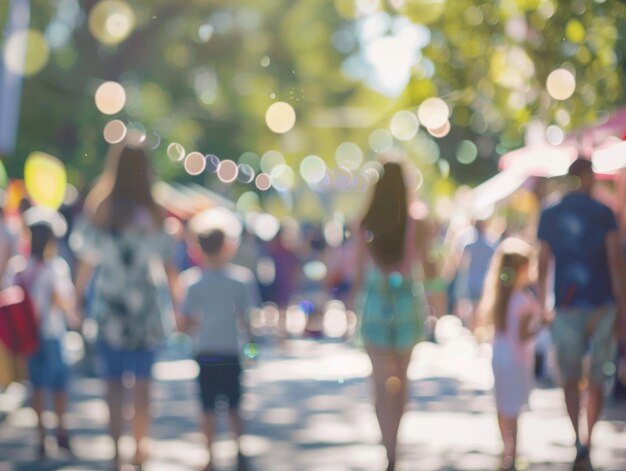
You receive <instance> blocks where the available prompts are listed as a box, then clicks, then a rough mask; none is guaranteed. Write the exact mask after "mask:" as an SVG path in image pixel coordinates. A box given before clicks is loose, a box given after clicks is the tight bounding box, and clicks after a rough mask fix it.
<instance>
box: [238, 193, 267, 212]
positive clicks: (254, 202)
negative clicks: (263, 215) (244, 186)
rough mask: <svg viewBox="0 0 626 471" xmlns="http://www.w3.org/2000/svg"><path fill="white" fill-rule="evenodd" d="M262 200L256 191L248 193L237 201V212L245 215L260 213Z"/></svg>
mask: <svg viewBox="0 0 626 471" xmlns="http://www.w3.org/2000/svg"><path fill="white" fill-rule="evenodd" d="M261 210H262V208H261V199H260V198H259V195H258V194H256V193H255V192H254V191H246V192H245V193H243V194H242V195H241V196H240V197H239V199H238V200H237V211H238V212H240V213H242V214H245V213H260V212H261Z"/></svg>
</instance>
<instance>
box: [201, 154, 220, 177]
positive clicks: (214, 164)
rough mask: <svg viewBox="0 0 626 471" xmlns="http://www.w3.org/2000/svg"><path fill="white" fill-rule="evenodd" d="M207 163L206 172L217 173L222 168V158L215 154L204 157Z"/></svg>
mask: <svg viewBox="0 0 626 471" xmlns="http://www.w3.org/2000/svg"><path fill="white" fill-rule="evenodd" d="M204 159H205V161H206V171H207V172H209V173H216V172H217V169H218V168H219V167H220V158H219V157H218V156H217V155H214V154H207V155H205V156H204Z"/></svg>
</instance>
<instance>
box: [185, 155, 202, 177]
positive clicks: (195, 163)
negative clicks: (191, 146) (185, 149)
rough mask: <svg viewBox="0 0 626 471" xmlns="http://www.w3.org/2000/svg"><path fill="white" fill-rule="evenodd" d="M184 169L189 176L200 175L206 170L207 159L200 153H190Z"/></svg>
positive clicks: (186, 158)
mask: <svg viewBox="0 0 626 471" xmlns="http://www.w3.org/2000/svg"><path fill="white" fill-rule="evenodd" d="M184 167H185V172H187V173H188V174H189V175H200V174H201V173H202V172H204V170H205V169H206V159H205V157H204V155H202V154H201V153H200V152H195V151H194V152H190V153H189V154H188V155H187V157H185V163H184Z"/></svg>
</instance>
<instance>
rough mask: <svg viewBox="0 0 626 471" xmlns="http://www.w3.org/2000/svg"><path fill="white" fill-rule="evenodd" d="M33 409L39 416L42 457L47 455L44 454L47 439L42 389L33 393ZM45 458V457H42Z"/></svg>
mask: <svg viewBox="0 0 626 471" xmlns="http://www.w3.org/2000/svg"><path fill="white" fill-rule="evenodd" d="M32 401H33V404H32V405H33V409H34V411H35V414H37V434H38V437H39V446H40V455H43V454H45V452H44V453H42V452H43V450H44V440H45V438H46V428H45V427H44V424H43V408H44V392H43V390H41V389H35V390H34V391H33V399H32ZM40 458H43V456H40Z"/></svg>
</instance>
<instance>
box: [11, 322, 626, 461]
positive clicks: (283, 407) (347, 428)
mask: <svg viewBox="0 0 626 471" xmlns="http://www.w3.org/2000/svg"><path fill="white" fill-rule="evenodd" d="M452 330H454V329H452ZM441 338H442V343H441V344H439V345H435V344H432V343H424V344H421V345H419V346H418V347H417V348H416V349H415V352H414V359H413V362H412V363H411V366H410V371H409V374H410V378H411V380H412V382H411V397H412V400H411V404H410V407H409V409H408V411H407V413H406V416H405V419H404V420H403V423H402V427H401V431H400V441H401V445H400V453H401V457H402V458H401V467H400V469H402V470H419V471H427V470H492V469H496V467H497V464H498V453H499V452H500V444H499V435H498V430H497V426H496V421H495V416H494V403H493V398H492V394H491V392H490V388H491V385H492V378H491V374H490V370H489V362H490V352H489V349H488V348H487V347H483V348H478V347H477V346H476V345H475V343H474V342H473V340H472V339H471V338H470V337H468V336H467V335H465V334H464V333H463V332H451V333H450V335H442V337H441ZM261 352H262V354H261V357H260V358H259V359H258V361H257V362H256V363H255V364H253V365H251V366H250V368H249V369H248V370H247V372H246V374H245V384H246V388H247V390H248V391H249V392H248V394H247V395H246V397H245V400H244V406H243V407H244V413H245V418H246V421H247V424H248V434H247V435H246V437H245V441H244V446H245V452H246V453H247V454H248V455H249V456H251V461H252V469H255V470H271V471H283V470H284V471H292V470H296V471H322V470H323V471H357V470H358V471H378V470H381V469H384V465H385V460H384V450H383V448H382V447H381V446H380V445H378V442H379V432H378V431H377V424H376V420H375V417H374V411H373V407H372V405H371V403H370V399H369V384H368V381H367V377H368V374H369V372H370V366H369V362H368V359H367V357H366V356H365V355H364V354H363V353H361V352H360V351H358V350H355V349H353V348H351V347H349V346H347V345H345V344H341V343H320V342H316V341H310V340H293V341H289V342H287V344H286V345H285V346H284V347H283V348H282V349H278V348H276V347H264V348H262V350H261ZM194 374H195V365H194V363H193V362H191V361H189V360H171V359H170V360H168V359H164V360H163V361H161V362H159V363H158V364H157V365H156V368H155V376H156V378H157V382H156V387H155V393H154V402H153V404H154V406H153V410H154V415H155V417H156V419H155V422H154V425H153V430H152V435H153V440H152V446H151V453H152V455H151V460H150V462H149V463H148V464H147V466H146V467H145V468H146V469H147V470H148V471H151V470H158V471H169V470H172V471H175V470H193V469H198V467H199V466H200V465H202V464H203V462H204V461H205V459H206V458H207V455H206V452H205V450H204V447H203V445H202V436H201V435H200V434H199V433H198V431H197V425H196V424H197V416H198V413H199V408H198V404H197V402H196V400H195V395H194V394H195V384H194V382H193V380H192V378H193V375H194ZM102 393H103V384H102V383H101V382H100V381H99V380H97V379H93V378H78V379H76V380H75V381H74V382H73V386H72V399H73V406H72V410H71V414H70V417H69V423H70V425H71V427H72V429H73V430H74V434H73V443H74V447H75V450H76V454H77V459H76V460H75V461H70V460H67V458H66V457H63V456H62V455H61V454H58V453H56V452H55V450H54V443H53V441H51V442H49V443H48V445H49V448H50V450H51V455H52V457H51V459H50V460H48V461H47V462H46V463H36V462H35V461H34V453H35V447H34V438H35V431H34V424H35V417H34V414H33V412H32V410H31V409H29V408H22V409H19V410H18V411H16V412H14V413H12V414H11V415H10V416H9V417H8V418H7V420H6V421H5V422H4V423H3V424H0V471H9V470H11V471H12V470H33V471H36V470H52V469H67V470H70V469H71V470H100V469H108V468H107V466H108V461H107V460H108V459H109V458H110V457H111V453H112V447H111V443H110V441H109V440H108V438H107V436H106V433H105V426H106V408H105V404H104V402H103V401H102ZM520 435H521V436H520V440H521V449H520V455H521V457H522V458H521V459H520V461H519V468H520V469H528V470H536V471H543V470H550V471H561V470H570V469H572V467H571V461H572V459H573V456H574V450H573V449H572V447H571V446H569V445H570V443H571V442H572V439H573V437H572V433H571V431H570V428H569V426H568V420H567V418H566V415H565V413H564V407H563V403H562V399H561V395H560V393H559V391H558V390H555V389H549V388H548V389H536V390H535V391H534V392H533V395H532V397H531V410H530V412H528V413H526V414H525V415H524V416H523V418H522V420H521V431H520ZM124 444H125V445H126V446H124V447H123V448H124V450H123V451H124V452H126V453H127V454H128V455H130V453H131V446H130V443H128V442H127V441H126V442H125V443H124ZM216 448H217V452H216V454H217V457H216V461H217V464H218V465H219V468H218V469H220V470H221V469H224V470H231V469H234V460H235V448H234V443H233V442H232V440H230V439H229V437H228V435H227V434H226V433H222V434H220V437H219V441H218V443H217V447H216ZM592 459H593V463H594V466H595V469H596V470H607V471H608V470H613V471H617V470H625V469H626V407H625V406H624V404H622V405H621V406H617V405H612V406H611V407H609V408H608V410H607V413H606V415H605V419H604V420H603V421H602V422H601V423H600V424H599V425H598V428H597V434H596V436H595V448H594V451H593V455H592Z"/></svg>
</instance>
